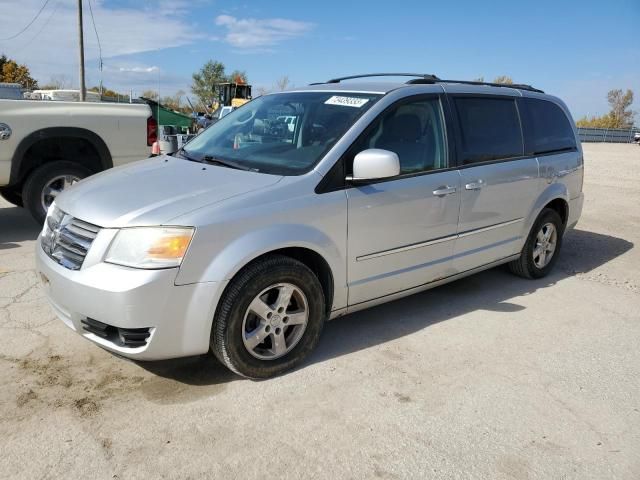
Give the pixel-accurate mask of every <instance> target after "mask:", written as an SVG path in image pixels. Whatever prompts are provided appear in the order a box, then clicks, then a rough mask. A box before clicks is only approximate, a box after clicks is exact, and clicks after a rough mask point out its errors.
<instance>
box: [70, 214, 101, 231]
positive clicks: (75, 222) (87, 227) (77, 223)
mask: <svg viewBox="0 0 640 480" xmlns="http://www.w3.org/2000/svg"><path fill="white" fill-rule="evenodd" d="M71 224H73V225H75V226H76V227H79V228H82V229H83V230H88V231H89V232H93V233H94V234H96V235H97V234H98V232H99V231H100V227H98V226H96V225H92V224H91V223H87V222H83V221H82V220H80V219H77V218H74V219H73V220H71Z"/></svg>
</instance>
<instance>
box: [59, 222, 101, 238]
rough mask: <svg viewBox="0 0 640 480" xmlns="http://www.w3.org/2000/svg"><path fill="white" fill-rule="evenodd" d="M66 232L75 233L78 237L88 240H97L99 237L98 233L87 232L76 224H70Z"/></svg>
mask: <svg viewBox="0 0 640 480" xmlns="http://www.w3.org/2000/svg"><path fill="white" fill-rule="evenodd" d="M66 230H67V231H68V232H71V233H73V234H74V235H77V236H79V237H82V238H87V239H89V240H94V239H95V238H96V236H97V235H98V233H97V232H94V231H91V230H86V229H84V228H82V227H81V226H79V225H76V224H75V223H70V224H69V225H67V226H66Z"/></svg>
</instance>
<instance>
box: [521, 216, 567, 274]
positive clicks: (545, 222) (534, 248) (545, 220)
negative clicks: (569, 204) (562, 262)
mask: <svg viewBox="0 0 640 480" xmlns="http://www.w3.org/2000/svg"><path fill="white" fill-rule="evenodd" d="M563 233H564V225H563V223H562V219H561V218H560V215H558V212H556V211H555V210H552V209H550V208H545V209H544V210H542V212H541V213H540V215H538V218H537V219H536V221H535V223H534V224H533V227H532V228H531V231H530V232H529V236H528V237H527V241H526V243H525V244H524V247H523V248H522V253H521V254H520V258H518V259H517V260H514V261H513V262H510V263H509V269H510V270H511V272H513V273H515V274H516V275H518V276H520V277H524V278H542V277H544V276H546V275H547V274H548V273H549V272H550V271H551V269H552V268H553V266H554V265H555V263H556V261H557V260H558V254H559V253H560V247H561V246H562V235H563Z"/></svg>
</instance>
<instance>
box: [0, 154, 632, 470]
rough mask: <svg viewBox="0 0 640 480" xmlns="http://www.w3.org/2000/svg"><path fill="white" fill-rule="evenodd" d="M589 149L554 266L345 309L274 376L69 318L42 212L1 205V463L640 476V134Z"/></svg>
mask: <svg viewBox="0 0 640 480" xmlns="http://www.w3.org/2000/svg"><path fill="white" fill-rule="evenodd" d="M585 154H586V172H587V173H586V179H585V188H584V189H585V193H586V203H585V209H584V213H583V217H582V220H581V222H580V223H579V225H578V227H577V229H576V230H575V231H573V232H571V233H570V234H568V235H567V237H566V241H565V245H564V248H563V252H562V257H561V259H560V261H559V263H558V264H557V266H556V270H555V272H554V273H553V274H552V275H551V276H550V277H548V278H546V279H544V280H540V281H527V280H522V279H519V278H516V277H513V276H511V275H510V274H508V273H507V272H506V271H505V270H504V269H495V270H491V271H488V272H484V273H481V274H478V275H476V276H473V277H470V278H467V279H464V280H461V281H458V282H456V283H453V284H450V285H447V286H443V287H440V288H437V289H434V290H431V291H429V292H425V293H422V294H418V295H414V296H412V297H409V298H406V299H403V300H400V301H396V302H393V303H389V304H386V305H383V306H380V307H377V308H374V309H371V310H368V311H364V312H361V313H358V314H354V315H350V316H347V317H344V318H342V319H339V320H336V321H334V322H331V323H329V324H328V325H327V327H326V330H325V333H324V336H323V338H322V341H321V344H320V347H319V349H318V351H317V352H316V353H315V354H314V355H313V357H312V358H311V359H310V361H308V362H307V363H306V364H305V365H304V366H303V367H302V368H300V369H298V370H296V371H294V372H292V373H290V374H288V375H285V376H283V377H281V378H276V379H273V380H269V381H263V382H252V381H247V380H241V379H239V378H238V377H235V376H234V375H232V374H231V373H229V372H227V371H226V370H225V369H224V368H223V367H222V366H220V365H219V364H217V363H216V362H215V361H214V360H213V359H212V358H210V357H201V358H192V359H183V360H179V361H166V362H162V363H145V364H136V363H132V362H129V361H125V360H122V359H119V358H116V357H114V356H112V355H110V354H109V353H107V352H105V351H103V350H101V349H100V348H98V347H96V346H95V345H93V344H91V343H90V342H88V341H86V340H84V339H83V338H81V337H80V336H78V335H76V334H74V333H73V332H71V331H70V330H69V329H67V327H65V326H64V325H63V324H62V322H60V321H59V320H57V319H55V318H54V315H53V312H52V310H51V309H50V308H49V306H48V305H47V302H46V300H45V298H43V296H42V292H41V290H40V288H39V286H38V284H37V281H36V275H35V273H34V270H33V268H34V255H33V252H34V248H35V247H36V245H35V241H34V239H35V238H36V236H37V231H38V228H37V227H36V225H35V224H34V223H33V221H32V220H31V219H30V218H29V217H28V216H27V215H26V213H25V212H24V211H23V210H22V209H19V208H13V207H11V206H10V205H8V204H7V203H4V202H3V203H0V336H1V338H2V342H1V347H0V406H1V409H0V452H2V454H1V455H0V477H3V478H29V479H36V478H105V479H113V478H120V479H129V478H221V479H234V478H237V479H247V478H296V479H297V478H332V479H339V478H340V479H341V478H354V479H360V478H380V479H395V478H464V479H467V478H487V479H507V478H517V479H536V478H540V479H542V478H545V479H547V478H554V479H560V478H575V479H587V478H592V479H599V480H601V479H613V478H624V479H638V478H640V250H639V249H638V248H636V245H637V244H638V243H639V242H640V148H638V147H637V146H633V145H604V144H596V145H594V144H587V145H585ZM0 202H1V201H0Z"/></svg>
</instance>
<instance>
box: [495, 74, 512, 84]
mask: <svg viewBox="0 0 640 480" xmlns="http://www.w3.org/2000/svg"><path fill="white" fill-rule="evenodd" d="M493 83H502V84H504V85H513V80H512V79H511V77H509V76H507V75H500V76H499V77H496V78H495V80H494V81H493Z"/></svg>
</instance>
